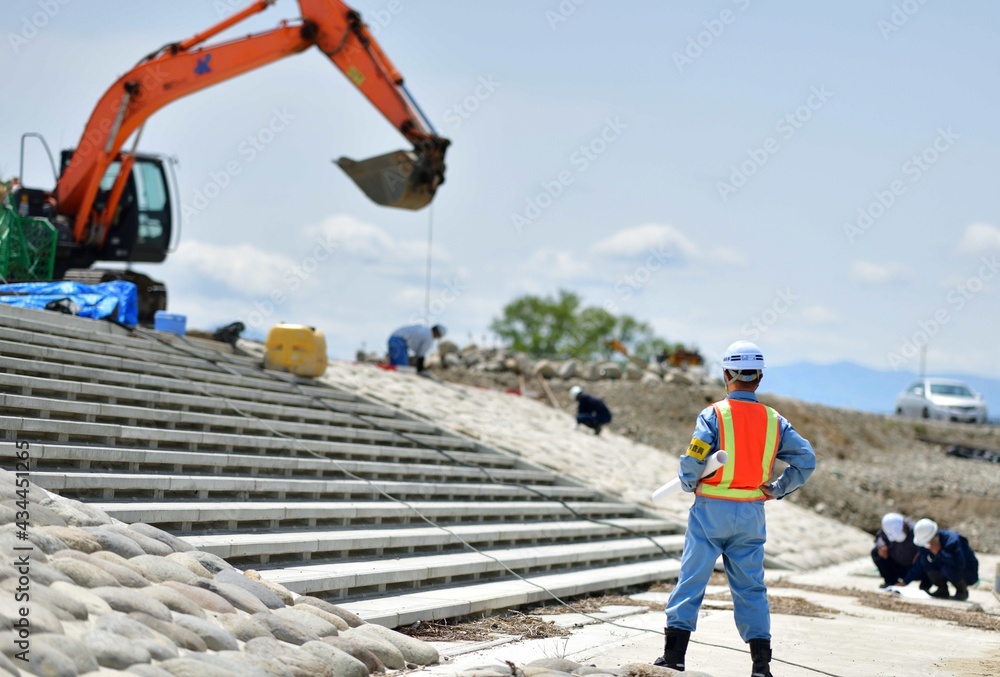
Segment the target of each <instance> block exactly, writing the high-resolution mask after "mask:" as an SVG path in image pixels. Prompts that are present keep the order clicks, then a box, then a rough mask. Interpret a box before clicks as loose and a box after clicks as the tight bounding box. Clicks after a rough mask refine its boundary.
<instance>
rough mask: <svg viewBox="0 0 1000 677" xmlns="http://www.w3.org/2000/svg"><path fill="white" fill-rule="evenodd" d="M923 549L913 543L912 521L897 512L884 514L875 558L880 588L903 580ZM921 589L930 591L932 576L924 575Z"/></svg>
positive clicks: (876, 543)
mask: <svg viewBox="0 0 1000 677" xmlns="http://www.w3.org/2000/svg"><path fill="white" fill-rule="evenodd" d="M919 550H920V549H919V548H918V547H917V546H916V545H915V544H914V543H913V522H912V521H910V520H908V519H906V518H905V517H903V516H902V515H900V514H899V513H898V512H887V513H886V514H885V515H883V516H882V528H881V529H879V530H878V532H877V533H876V534H875V547H874V548H873V549H872V561H873V562H875V566H876V567H878V572H879V573H880V574H881V575H882V583H881V585H879V587H880V588H887V587H889V586H890V585H896V584H897V583H899V582H900V581H902V580H903V577H904V576H906V573H907V572H908V571H909V570H910V569H911V568H912V567H913V563H914V561H916V559H917V552H918V551H919ZM920 589H921V590H923V591H925V592H929V591H930V589H931V579H930V578H928V577H927V575H926V574H923V575H922V576H921V577H920Z"/></svg>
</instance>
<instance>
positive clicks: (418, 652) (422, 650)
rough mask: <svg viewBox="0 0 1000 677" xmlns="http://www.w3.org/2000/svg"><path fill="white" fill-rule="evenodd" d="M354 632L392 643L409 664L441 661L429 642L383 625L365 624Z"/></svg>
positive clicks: (426, 663) (427, 663)
mask: <svg viewBox="0 0 1000 677" xmlns="http://www.w3.org/2000/svg"><path fill="white" fill-rule="evenodd" d="M352 632H354V633H371V634H373V635H375V636H376V637H378V638H380V639H384V640H386V641H388V642H390V643H391V644H393V645H394V646H395V647H396V648H397V649H399V651H400V653H402V654H403V658H404V659H406V661H407V662H408V663H416V664H417V665H431V664H433V663H437V662H438V661H439V660H440V656H439V654H438V650H437V649H435V648H434V647H433V646H431V645H430V644H428V643H427V642H422V641H420V640H419V639H414V638H413V637H408V636H407V635H404V634H403V633H401V632H396V631H395V630H390V629H389V628H385V627H382V626H381V625H376V624H374V623H365V624H364V625H362V626H359V627H357V628H354V629H353V630H352ZM383 662H384V661H383Z"/></svg>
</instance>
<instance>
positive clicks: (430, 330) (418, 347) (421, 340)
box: [389, 324, 445, 374]
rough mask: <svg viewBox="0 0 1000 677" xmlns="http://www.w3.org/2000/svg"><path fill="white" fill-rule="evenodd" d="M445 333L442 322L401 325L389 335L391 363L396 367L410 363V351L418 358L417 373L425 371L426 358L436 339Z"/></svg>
mask: <svg viewBox="0 0 1000 677" xmlns="http://www.w3.org/2000/svg"><path fill="white" fill-rule="evenodd" d="M444 335H445V328H444V327H443V326H441V325H440V324H435V325H434V326H433V327H428V326H427V325H424V324H411V325H407V326H405V327H400V328H399V329H397V330H396V331H394V332H392V336H390V337H389V364H391V365H392V366H394V367H407V366H409V365H410V353H413V355H414V357H416V358H417V373H419V374H423V373H424V358H425V357H426V356H427V353H429V352H430V350H431V346H433V345H434V341H435V340H436V339H439V338H441V337H442V336H444Z"/></svg>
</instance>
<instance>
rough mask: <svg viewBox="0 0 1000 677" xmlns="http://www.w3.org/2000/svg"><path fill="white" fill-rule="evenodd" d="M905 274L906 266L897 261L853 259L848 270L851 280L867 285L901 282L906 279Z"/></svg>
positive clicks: (906, 271)
mask: <svg viewBox="0 0 1000 677" xmlns="http://www.w3.org/2000/svg"><path fill="white" fill-rule="evenodd" d="M907 275H908V270H907V268H906V266H904V265H902V264H899V263H875V262H874V261H855V262H854V264H853V265H851V270H850V278H851V279H852V280H854V281H855V282H860V283H861V284H868V285H876V284H888V283H891V282H901V281H903V280H905V279H906V277H907Z"/></svg>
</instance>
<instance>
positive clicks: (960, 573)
mask: <svg viewBox="0 0 1000 677" xmlns="http://www.w3.org/2000/svg"><path fill="white" fill-rule="evenodd" d="M913 543H914V544H915V545H916V546H917V547H918V548H920V553H919V554H918V555H917V559H916V561H915V562H914V563H913V568H912V569H910V570H909V571H908V572H907V573H906V576H904V577H903V585H907V584H908V583H910V582H912V581H916V580H918V579H920V578H921V577H923V576H926V577H927V578H929V579H930V581H931V582H932V583H934V585H936V586H938V587H937V589H935V590H934V591H932V592H931V593H930V595H931V597H940V598H942V599H948V598H949V597H951V598H952V599H957V600H959V601H964V600H967V599H969V586H970V585H975V584H976V583H978V582H979V560H978V559H977V558H976V553H975V552H973V551H972V547H970V546H969V541H968V539H966V538H965V536H963V535H961V534H960V533H958V532H956V531H950V530H948V529H938V525H937V523H936V522H934V520H929V519H927V518H926V517H925V518H924V519H922V520H918V521H917V523H916V524H915V525H914V527H913ZM949 583H951V584H952V585H954V586H955V595H954V596H953V597H952V596H951V595H950V593H949V592H948V584H949Z"/></svg>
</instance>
